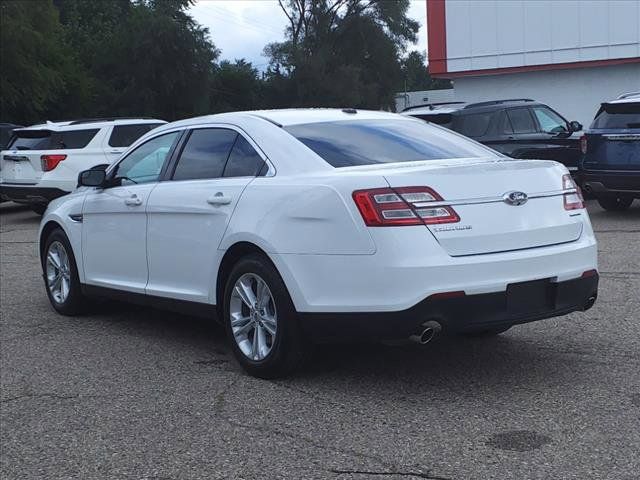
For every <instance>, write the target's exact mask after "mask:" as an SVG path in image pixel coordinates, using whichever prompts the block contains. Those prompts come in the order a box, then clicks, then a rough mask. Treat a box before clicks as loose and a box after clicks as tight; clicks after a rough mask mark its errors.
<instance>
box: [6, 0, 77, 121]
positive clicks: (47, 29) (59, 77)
mask: <svg viewBox="0 0 640 480" xmlns="http://www.w3.org/2000/svg"><path fill="white" fill-rule="evenodd" d="M0 71H1V72H2V75H0V118H1V119H2V120H3V121H8V122H15V123H22V124H29V123H34V122H38V121H42V120H46V119H56V118H60V116H61V115H64V112H61V111H60V106H61V105H62V104H63V103H65V102H64V99H66V98H67V97H68V96H69V94H70V92H73V94H74V96H75V98H77V99H78V101H77V102H74V103H73V105H72V108H76V107H77V105H79V104H80V103H82V102H83V101H84V99H85V98H86V93H87V79H86V75H85V73H84V71H83V70H82V68H80V67H79V64H78V62H77V59H76V57H75V55H74V52H73V49H72V48H70V46H69V44H68V43H67V41H66V39H65V36H64V30H63V29H62V27H61V25H60V22H59V20H58V12H57V10H56V9H55V7H54V6H53V3H52V2H51V0H37V1H32V2H25V1H20V0H9V1H7V0H4V1H2V2H1V3H0Z"/></svg>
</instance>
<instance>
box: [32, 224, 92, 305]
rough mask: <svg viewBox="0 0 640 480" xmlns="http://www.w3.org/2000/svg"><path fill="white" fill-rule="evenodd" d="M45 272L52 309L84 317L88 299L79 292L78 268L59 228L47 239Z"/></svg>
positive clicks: (44, 251)
mask: <svg viewBox="0 0 640 480" xmlns="http://www.w3.org/2000/svg"><path fill="white" fill-rule="evenodd" d="M42 270H43V273H44V282H45V287H46V289H47V296H48V297H49V301H50V302H51V305H52V306H53V308H54V309H55V310H56V311H57V312H58V313H61V314H63V315H77V314H79V313H82V311H84V307H85V297H84V295H83V294H82V290H81V288H80V279H79V278H78V267H77V266H76V260H75V257H74V256H73V250H72V249H71V244H70V243H69V239H68V238H67V236H66V235H65V233H64V232H63V231H62V229H60V228H56V229H55V230H53V231H52V232H51V233H50V234H49V236H48V237H47V240H46V242H45V245H44V250H43V256H42Z"/></svg>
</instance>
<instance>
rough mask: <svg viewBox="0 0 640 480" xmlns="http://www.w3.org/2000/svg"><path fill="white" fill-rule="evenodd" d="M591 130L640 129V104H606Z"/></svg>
mask: <svg viewBox="0 0 640 480" xmlns="http://www.w3.org/2000/svg"><path fill="white" fill-rule="evenodd" d="M591 128H640V103H608V104H607V103H605V104H603V105H602V106H601V107H600V110H598V113H597V114H596V118H595V119H594V120H593V123H592V124H591Z"/></svg>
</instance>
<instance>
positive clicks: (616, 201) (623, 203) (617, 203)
mask: <svg viewBox="0 0 640 480" xmlns="http://www.w3.org/2000/svg"><path fill="white" fill-rule="evenodd" d="M598 203H599V204H600V206H601V207H602V208H604V209H605V210H609V211H618V212H619V211H622V210H626V209H627V208H629V207H630V206H631V204H632V203H633V197H625V196H616V197H598Z"/></svg>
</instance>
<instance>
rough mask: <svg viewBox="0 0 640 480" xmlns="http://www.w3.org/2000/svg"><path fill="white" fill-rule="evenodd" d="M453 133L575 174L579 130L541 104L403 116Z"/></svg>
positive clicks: (473, 106)
mask: <svg viewBox="0 0 640 480" xmlns="http://www.w3.org/2000/svg"><path fill="white" fill-rule="evenodd" d="M402 114H403V115H410V116H412V117H417V118H420V119H422V120H427V121H429V122H432V123H436V124H438V125H442V126H443V127H446V128H449V129H451V130H455V131H456V132H459V133H461V134H463V135H466V136H467V137H471V138H473V139H474V140H477V141H478V142H480V143H483V144H484V145H487V146H489V147H491V148H493V149H494V150H497V151H499V152H501V153H503V154H505V155H508V156H510V157H514V158H535V159H541V160H555V161H557V162H560V163H563V164H564V165H566V166H567V168H569V170H571V172H575V171H576V170H577V167H578V161H579V159H580V156H581V153H580V139H579V138H578V136H576V135H573V133H574V132H578V131H580V130H582V125H580V123H578V122H575V121H574V122H568V121H567V120H565V118H564V117H563V116H562V115H560V114H559V113H558V112H556V111H555V110H553V109H552V108H550V107H548V106H547V105H545V104H543V103H538V102H535V101H533V100H531V99H528V98H519V99H510V100H494V101H491V102H480V103H465V102H450V103H439V104H438V103H433V104H430V105H423V106H420V107H410V108H408V109H405V110H404V111H403V112H402Z"/></svg>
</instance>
